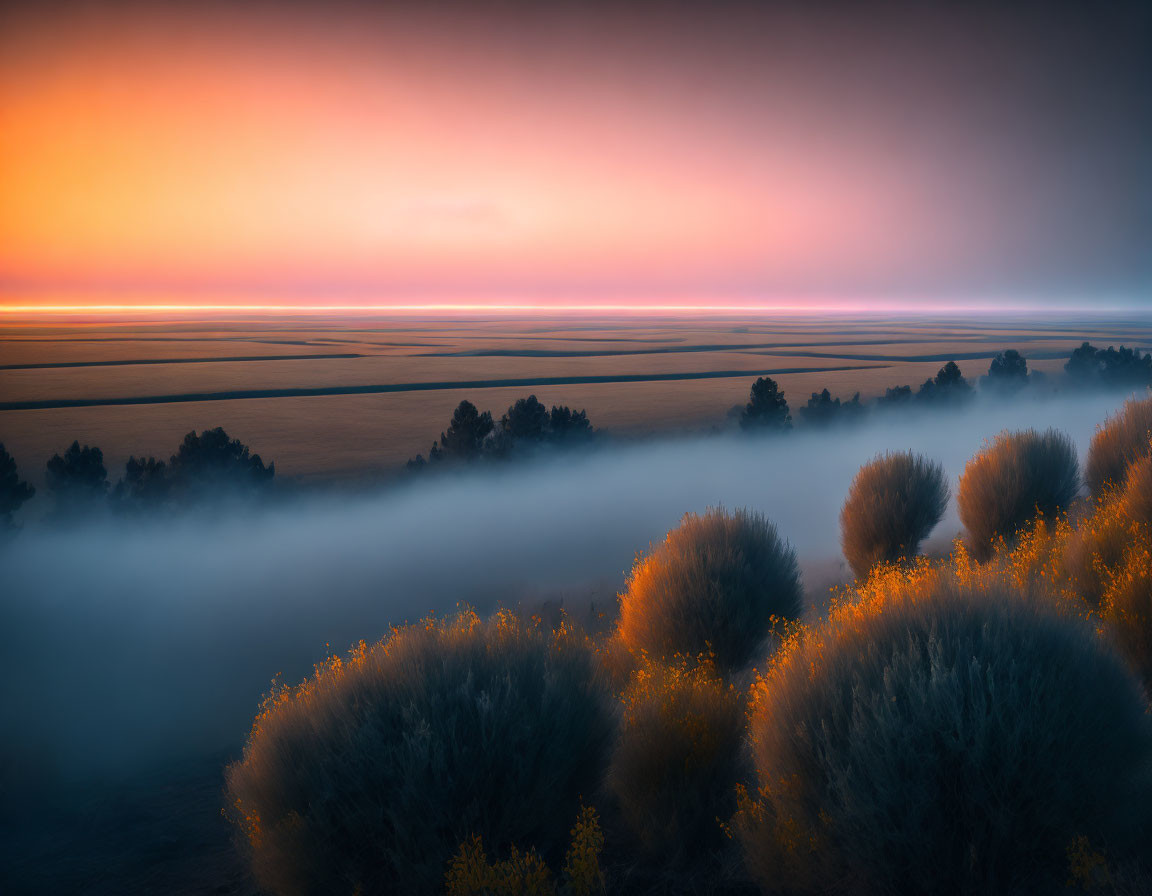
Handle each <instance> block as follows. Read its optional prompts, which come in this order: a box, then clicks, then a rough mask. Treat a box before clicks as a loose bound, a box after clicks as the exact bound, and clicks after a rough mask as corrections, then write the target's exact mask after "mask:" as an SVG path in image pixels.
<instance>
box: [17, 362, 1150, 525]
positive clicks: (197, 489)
mask: <svg viewBox="0 0 1152 896" xmlns="http://www.w3.org/2000/svg"><path fill="white" fill-rule="evenodd" d="M1064 371H1065V381H1066V382H1067V383H1068V384H1069V385H1072V386H1085V387H1092V386H1140V385H1146V386H1147V385H1152V353H1147V354H1146V353H1142V352H1141V351H1140V350H1139V349H1134V348H1126V347H1125V346H1121V347H1120V348H1119V349H1116V348H1114V347H1113V346H1109V347H1108V348H1106V349H1101V348H1097V347H1095V346H1093V345H1091V344H1090V343H1088V342H1085V343H1083V344H1082V345H1081V346H1080V347H1079V348H1077V349H1075V350H1074V351H1073V352H1072V355H1071V357H1070V358H1069V359H1068V361H1067V363H1066V364H1065V365H1064ZM1045 379H1046V377H1045V376H1044V374H1043V373H1041V372H1039V371H1035V370H1033V371H1030V370H1029V369H1028V361H1027V359H1026V358H1025V357H1024V356H1023V355H1021V354H1020V352H1018V351H1017V350H1016V349H1006V350H1005V351H1002V352H999V353H998V354H996V355H995V356H994V357H993V358H992V362H991V364H990V365H989V367H988V373H987V374H986V375H985V376H983V377H981V378H980V381H979V388H980V391H982V392H985V393H988V394H995V395H1001V396H1009V395H1015V394H1017V393H1019V392H1020V391H1021V390H1022V389H1025V388H1027V387H1029V386H1032V385H1035V384H1037V383H1039V382H1041V381H1043V380H1045ZM975 394H976V389H975V387H974V386H973V385H972V383H970V382H969V381H968V380H967V379H966V378H965V377H964V375H963V373H961V371H960V368H959V366H958V365H957V364H956V362H955V361H949V362H948V363H947V364H945V365H944V366H943V367H941V368H940V370H939V371H938V372H937V373H936V375H935V376H934V377H932V378H929V379H927V380H925V381H924V382H923V383H921V384H920V386H919V388H918V389H916V390H913V388H912V386H910V385H903V386H894V387H892V388H889V389H887V390H886V391H885V393H884V394H883V395H881V396H879V397H877V398H876V399H875V400H874V401H873V402H871V403H865V402H862V401H861V400H860V393H859V392H857V393H855V394H854V395H853V396H852V398H851V399H848V400H846V401H845V400H841V399H840V398H838V397H833V396H832V394H831V393H830V392H829V391H828V390H827V389H824V390H822V391H820V392H813V393H812V394H811V397H810V398H809V399H808V401H807V403H806V404H805V405H804V406H802V407H799V408H797V415H798V417H799V421H800V422H801V423H802V424H803V425H804V426H806V427H807V426H813V427H821V426H829V425H832V424H842V423H851V422H855V421H858V420H861V419H862V418H863V417H864V416H865V415H866V414H867V413H868V411H869V410H870V409H871V408H876V409H892V408H904V407H907V408H912V407H936V408H940V407H958V406H961V405H963V404H965V403H966V402H968V401H970V400H971V399H972V398H973V397H974V396H975ZM730 416H733V417H736V418H738V420H739V425H740V428H741V429H743V430H745V431H749V432H782V431H787V430H790V429H791V428H792V425H793V420H792V412H791V409H790V407H789V405H788V401H787V398H786V397H785V395H784V392H783V391H782V390H781V389H780V386H779V384H778V383H777V382H776V381H775V380H773V379H772V378H771V377H760V378H759V379H757V380H756V381H755V382H754V383H753V384H752V388H751V390H750V393H749V400H748V402H747V403H746V404H745V405H742V406H741V405H737V406H735V407H734V408H733V409H732V411H731V412H730ZM601 435H602V431H600V430H597V429H595V428H594V427H593V425H592V423H591V421H590V420H589V419H588V414H587V412H586V411H584V410H583V409H581V410H579V411H574V410H572V409H571V408H569V407H567V406H564V405H553V406H552V407H551V408H547V407H546V406H545V405H544V404H542V403H541V402H540V401H539V400H538V399H537V398H536V396H535V395H529V396H527V397H525V398H519V399H517V400H516V401H515V402H513V403H512V405H510V406H509V408H508V410H507V411H506V412H505V413H504V414H503V415H502V416H501V417H500V419H499V420H496V419H495V418H494V417H493V415H492V413H491V412H490V411H483V412H482V411H480V410H479V409H478V408H477V407H476V405H474V404H473V403H472V402H471V401H468V400H464V401H461V402H460V404H459V405H457V407H456V409H455V410H454V411H453V412H452V418H451V420H449V422H448V426H447V428H446V429H444V430H443V431H442V432H441V433H440V438H439V439H436V440H434V441H433V443H432V446H431V448H430V449H429V451H428V456H427V458H425V457H424V455H423V454H417V455H416V456H415V457H414V458H412V459H411V460H409V461H408V462H407V464H406V469H407V471H408V472H410V473H419V472H422V471H426V470H429V469H449V468H453V467H458V466H461V465H465V464H471V463H476V462H481V461H497V460H513V459H523V458H526V457H532V456H537V455H539V454H540V453H542V452H545V451H549V450H565V449H573V448H580V447H586V446H588V445H591V444H592V443H593V442H595V441H596V439H597V438H598V437H599V436H601ZM275 472H276V470H275V464H273V463H269V464H267V465H265V464H264V462H263V460H262V459H261V457H260V455H259V454H253V453H252V452H251V450H250V449H249V448H248V446H247V445H244V444H243V443H242V442H241V441H240V440H239V439H233V438H231V437H229V435H228V433H226V432H225V431H224V429H223V428H222V427H216V428H215V429H207V430H204V431H203V432H202V433H199V434H197V433H196V432H195V431H193V432H190V433H188V435H186V436H185V437H184V440H183V442H181V444H180V445H179V446H178V448H177V450H176V453H175V454H173V455H172V456H171V457H170V458H169V459H168V460H167V461H164V460H162V459H157V458H155V457H143V456H141V457H139V458H137V457H135V456H132V457H129V458H128V461H127V463H126V464H125V468H124V475H123V476H122V477H121V478H120V479H119V480H118V481H117V482H116V483H115V484H112V483H111V481H110V480H109V478H108V471H107V469H106V468H105V465H104V455H103V452H102V451H101V450H100V449H99V448H97V447H94V446H89V445H81V444H80V443H79V442H78V441H75V442H73V443H72V445H71V446H70V447H69V448H68V449H67V450H66V451H65V452H64V453H63V454H54V455H53V456H52V457H51V459H49V461H48V463H47V466H46V470H45V489H46V491H47V492H48V494H49V497H50V498H51V499H52V504H53V506H52V511H51V512H50V514H49V517H50V518H53V519H57V520H61V519H67V518H69V517H74V516H77V515H81V514H90V513H92V512H95V511H103V510H111V511H112V512H115V513H118V514H123V515H133V514H142V513H148V512H154V511H157V510H161V509H165V508H168V509H171V508H175V507H185V506H190V505H196V504H201V503H203V502H205V501H206V500H209V499H219V498H222V497H224V498H231V499H235V498H253V497H259V496H261V495H264V494H266V493H267V492H268V491H269V489H270V487H271V485H272V482H273V478H274V476H275ZM35 493H36V489H35V488H34V487H33V486H32V485H30V484H29V483H28V482H26V481H24V480H23V479H21V478H20V475H19V471H18V469H17V466H16V461H15V460H14V459H13V458H12V456H11V455H10V454H9V453H8V452H7V451H6V450H5V448H4V445H3V443H0V530H4V529H11V528H12V527H13V525H14V523H13V518H14V515H15V514H16V512H17V511H18V510H19V509H20V508H21V507H22V506H23V505H24V504H25V503H26V502H27V501H29V500H30V499H31V498H32V497H33V496H34V495H35Z"/></svg>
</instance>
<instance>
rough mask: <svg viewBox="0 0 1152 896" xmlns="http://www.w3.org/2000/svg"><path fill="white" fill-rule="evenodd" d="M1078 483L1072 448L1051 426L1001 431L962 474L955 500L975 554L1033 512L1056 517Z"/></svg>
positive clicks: (1017, 527) (981, 555)
mask: <svg viewBox="0 0 1152 896" xmlns="http://www.w3.org/2000/svg"><path fill="white" fill-rule="evenodd" d="M1079 488H1080V471H1079V465H1078V464H1077V461H1076V448H1075V447H1074V446H1073V444H1072V441H1071V439H1069V438H1068V436H1066V435H1065V434H1064V433H1061V432H1058V431H1056V430H1054V429H1049V430H1048V431H1047V432H1044V433H1038V432H1036V431H1035V430H1032V429H1029V430H1023V431H1021V432H1003V433H1001V434H1000V435H998V436H997V437H996V438H995V439H994V440H993V441H992V442H991V444H989V445H988V446H987V447H985V448H984V450H982V451H981V452H980V453H978V454H977V455H976V456H975V457H973V458H972V459H971V460H970V461H968V464H967V465H966V466H965V467H964V472H963V473H962V474H961V476H960V487H959V490H958V492H957V494H956V502H957V504H958V506H959V510H960V519H961V521H962V522H963V523H964V527H965V528H966V529H967V530H968V537H969V544H970V547H971V549H972V552H973V553H974V554H975V555H976V556H977V557H978V558H985V557H988V556H990V555H991V553H992V549H993V542H994V540H995V539H997V538H1011V537H1012V536H1014V535H1015V534H1016V533H1017V532H1018V531H1019V530H1020V529H1021V528H1023V527H1024V526H1025V525H1026V524H1027V523H1028V522H1029V521H1030V520H1032V519H1033V518H1034V517H1035V516H1036V515H1037V513H1040V514H1043V515H1044V516H1054V515H1055V514H1056V513H1058V512H1059V511H1060V510H1061V509H1063V508H1065V507H1067V506H1068V504H1069V503H1070V502H1071V501H1072V499H1073V498H1074V497H1075V496H1076V492H1077V491H1078V490H1079Z"/></svg>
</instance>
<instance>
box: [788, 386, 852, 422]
mask: <svg viewBox="0 0 1152 896" xmlns="http://www.w3.org/2000/svg"><path fill="white" fill-rule="evenodd" d="M863 410H864V408H863V406H862V405H861V404H860V393H859V392H857V393H856V394H855V395H853V396H852V400H851V401H845V402H841V401H840V399H839V398H833V397H832V393H830V392H829V391H828V390H827V389H825V390H824V391H823V392H813V393H812V397H811V398H809V399H808V404H807V406H806V407H802V408H800V416H801V418H802V419H803V420H804V422H805V423H808V424H810V425H813V426H828V425H830V424H832V423H840V422H843V421H846V420H854V419H857V418H858V417H859V416H860V414H861V412H862V411H863Z"/></svg>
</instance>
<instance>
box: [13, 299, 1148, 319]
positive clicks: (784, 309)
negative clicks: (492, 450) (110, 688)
mask: <svg viewBox="0 0 1152 896" xmlns="http://www.w3.org/2000/svg"><path fill="white" fill-rule="evenodd" d="M993 310H994V311H996V312H999V313H1009V312H1010V313H1031V314H1035V313H1038V312H1043V311H1046V310H1071V309H1067V308H1065V309H1061V308H1060V307H1059V306H1047V307H1041V306H1037V305H1034V304H1019V303H1016V304H1013V303H1003V302H972V303H958V304H950V305H931V306H928V305H924V304H920V303H916V304H912V303H907V304H901V303H885V304H877V303H874V302H837V303H815V304H813V303H803V304H780V303H771V304H769V303H764V304H733V305H717V304H667V303H664V304H622V303H606V304H587V303H585V304H545V303H528V302H522V303H492V304H485V303H475V302H471V303H469V302H442V303H419V304H395V305H356V304H351V305H348V304H341V305H284V304H266V303H265V304H135V305H134V304H91V305H57V304H44V305H0V314H3V315H9V316H14V315H41V314H42V315H84V314H92V315H122V314H141V313H144V314H189V315H205V314H208V315H211V314H228V313H239V314H268V315H291V314H305V315H310V314H378V315H384V316H387V315H389V314H397V315H407V314H436V313H439V312H447V313H460V312H464V313H474V314H541V315H547V314H551V313H557V314H592V313H609V314H653V313H656V314H676V313H684V314H803V315H812V314H861V313H864V314H867V313H872V314H882V313H904V314H925V315H933V316H935V315H940V314H950V313H965V312H983V313H987V312H988V311H993ZM1093 310H1094V312H1096V313H1100V312H1120V311H1127V312H1131V311H1133V310H1137V309H1133V308H1126V307H1124V306H1109V307H1096V308H1094V309H1093Z"/></svg>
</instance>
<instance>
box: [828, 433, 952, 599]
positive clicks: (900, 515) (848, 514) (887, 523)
mask: <svg viewBox="0 0 1152 896" xmlns="http://www.w3.org/2000/svg"><path fill="white" fill-rule="evenodd" d="M947 506H948V485H947V483H946V482H945V481H944V469H943V468H942V467H941V466H940V465H939V464H937V463H934V462H932V461H929V460H926V459H925V458H924V457H922V456H920V455H918V454H913V453H912V452H911V451H908V452H902V453H896V454H884V455H881V456H880V457H877V458H876V459H875V460H872V461H870V462H869V463H866V464H865V465H864V466H863V467H861V468H860V472H859V473H857V474H856V478H855V479H854V480H852V487H851V489H850V490H849V491H848V499H847V500H846V501H845V502H844V507H843V509H842V510H841V511H840V543H841V545H842V547H843V549H844V556H845V558H847V560H848V565H849V566H851V567H852V572H854V573H855V574H856V576H857V578H864V577H865V576H866V575H867V574H868V571H869V570H871V569H872V567H873V566H875V565H876V564H877V563H894V562H896V561H897V560H900V559H903V558H908V557H912V556H914V555H915V554H916V552H917V551H918V550H919V549H920V542H922V541H923V540H924V539H925V538H927V537H928V533H929V532H931V531H932V529H933V527H935V525H936V524H937V523H938V522H940V518H941V517H942V516H944V511H945V509H946V508H947Z"/></svg>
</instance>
